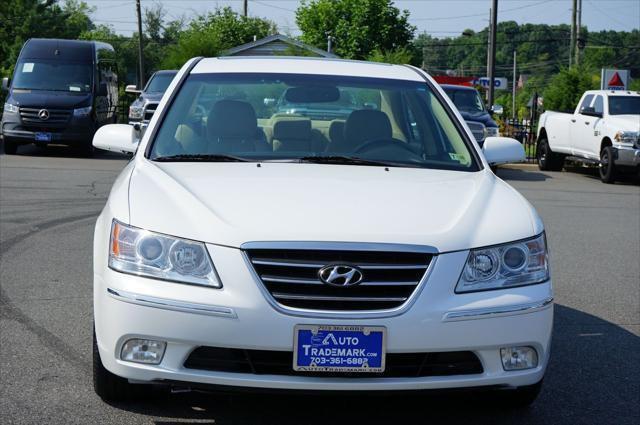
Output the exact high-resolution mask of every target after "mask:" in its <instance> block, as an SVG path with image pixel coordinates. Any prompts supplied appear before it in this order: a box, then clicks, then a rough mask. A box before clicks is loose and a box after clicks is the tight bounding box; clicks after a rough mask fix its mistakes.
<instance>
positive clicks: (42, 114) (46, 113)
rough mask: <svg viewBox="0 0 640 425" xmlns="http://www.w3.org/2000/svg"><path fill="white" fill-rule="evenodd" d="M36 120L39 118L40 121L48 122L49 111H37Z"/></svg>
mask: <svg viewBox="0 0 640 425" xmlns="http://www.w3.org/2000/svg"><path fill="white" fill-rule="evenodd" d="M38 118H40V119H41V120H42V121H46V120H48V119H49V111H47V110H46V109H40V111H38Z"/></svg>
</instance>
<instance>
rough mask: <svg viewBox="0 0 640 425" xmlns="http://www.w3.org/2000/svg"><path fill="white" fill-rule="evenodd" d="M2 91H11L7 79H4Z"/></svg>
mask: <svg viewBox="0 0 640 425" xmlns="http://www.w3.org/2000/svg"><path fill="white" fill-rule="evenodd" d="M2 90H9V79H8V78H7V77H4V78H3V79H2Z"/></svg>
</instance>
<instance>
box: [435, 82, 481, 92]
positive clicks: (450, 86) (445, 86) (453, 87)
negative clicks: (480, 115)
mask: <svg viewBox="0 0 640 425" xmlns="http://www.w3.org/2000/svg"><path fill="white" fill-rule="evenodd" d="M440 87H442V89H443V90H468V91H471V90H473V91H477V90H476V89H475V87H469V86H459V85H456V84H440Z"/></svg>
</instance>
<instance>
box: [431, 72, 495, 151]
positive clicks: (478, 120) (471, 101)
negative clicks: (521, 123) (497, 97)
mask: <svg viewBox="0 0 640 425" xmlns="http://www.w3.org/2000/svg"><path fill="white" fill-rule="evenodd" d="M441 87H442V89H443V90H444V92H445V93H446V94H447V96H449V97H450V98H451V100H452V101H453V103H454V105H456V108H458V111H459V112H460V115H462V118H464V120H465V121H466V122H467V125H468V126H469V128H470V129H471V132H472V133H473V136H474V137H475V138H476V141H477V142H478V143H479V144H480V146H482V143H484V139H486V138H487V137H498V136H500V129H499V128H498V123H496V122H495V121H494V120H493V118H492V117H491V114H492V113H496V114H498V115H499V114H502V106H500V105H494V106H493V109H492V111H488V110H487V108H486V107H485V105H484V101H483V100H482V96H480V93H478V90H476V89H475V88H473V87H466V86H456V85H451V84H442V85H441Z"/></svg>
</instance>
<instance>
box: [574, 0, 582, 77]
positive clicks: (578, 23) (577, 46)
mask: <svg viewBox="0 0 640 425" xmlns="http://www.w3.org/2000/svg"><path fill="white" fill-rule="evenodd" d="M576 15H578V17H577V21H576V41H575V44H574V46H573V48H574V49H576V51H575V63H576V66H578V65H579V64H580V27H581V26H582V0H578V11H577V13H576Z"/></svg>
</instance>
